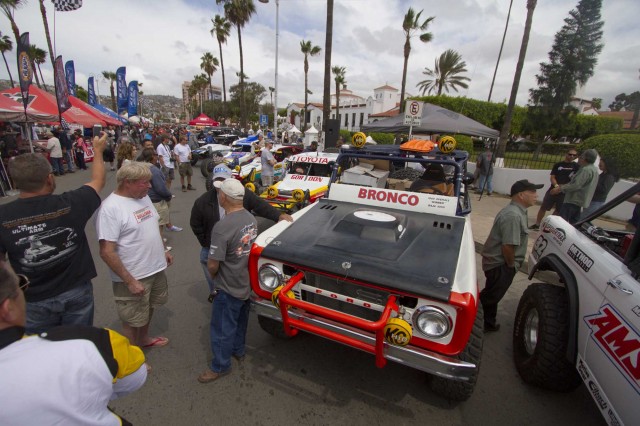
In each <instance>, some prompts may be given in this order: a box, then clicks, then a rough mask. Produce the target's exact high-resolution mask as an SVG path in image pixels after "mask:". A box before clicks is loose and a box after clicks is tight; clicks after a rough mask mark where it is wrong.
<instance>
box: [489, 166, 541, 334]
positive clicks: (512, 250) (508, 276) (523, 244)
mask: <svg viewBox="0 0 640 426" xmlns="http://www.w3.org/2000/svg"><path fill="white" fill-rule="evenodd" d="M543 186H544V185H536V184H534V183H531V182H529V181H528V180H526V179H523V180H519V181H517V182H516V183H514V184H513V186H511V203H509V205H507V206H506V207H504V208H503V209H502V210H500V212H499V213H498V215H497V216H496V218H495V219H494V221H493V226H492V227H491V231H490V232H489V237H487V241H485V243H484V248H483V249H482V253H481V255H482V270H483V271H484V275H485V278H486V283H485V286H484V289H483V290H482V291H481V292H480V303H482V308H483V309H484V331H485V332H491V331H498V330H499V329H500V324H498V323H497V322H496V315H497V312H498V302H500V300H502V298H503V297H504V295H505V294H506V292H507V290H509V287H510V286H511V283H512V282H513V278H514V277H515V275H516V272H517V271H518V269H519V268H520V266H521V265H522V262H524V257H525V255H526V254H527V239H528V228H529V225H528V223H527V209H528V208H529V207H531V206H533V205H534V204H535V203H536V201H537V200H538V193H537V192H536V191H537V190H538V189H541V188H542V187H543Z"/></svg>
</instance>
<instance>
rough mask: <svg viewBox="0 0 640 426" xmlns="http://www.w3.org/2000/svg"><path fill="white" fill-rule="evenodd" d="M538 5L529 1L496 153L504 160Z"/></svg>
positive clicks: (535, 1)
mask: <svg viewBox="0 0 640 426" xmlns="http://www.w3.org/2000/svg"><path fill="white" fill-rule="evenodd" d="M537 4H538V0H527V18H526V20H525V24H524V34H523V35H522V42H521V43H520V54H519V55H518V62H517V63H516V73H515V74H514V76H513V84H512V85H511V95H510V96H509V104H508V105H507V112H506V113H505V115H504V124H503V125H502V130H500V137H499V138H498V149H497V152H496V156H497V157H498V158H504V152H505V150H506V148H507V140H508V138H509V131H510V130H511V120H512V119H513V113H514V109H515V106H516V96H517V95H518V87H519V86H520V77H521V76H522V68H523V67H524V59H525V57H526V56H527V47H528V46H529V34H531V23H532V22H533V12H534V11H535V9H536V5H537Z"/></svg>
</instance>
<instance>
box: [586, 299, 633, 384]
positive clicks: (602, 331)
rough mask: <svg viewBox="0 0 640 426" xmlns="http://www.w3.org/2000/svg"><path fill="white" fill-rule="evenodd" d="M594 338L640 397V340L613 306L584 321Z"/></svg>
mask: <svg viewBox="0 0 640 426" xmlns="http://www.w3.org/2000/svg"><path fill="white" fill-rule="evenodd" d="M584 320H585V322H586V324H587V327H589V328H590V329H591V338H592V339H593V340H594V342H595V343H596V344H597V345H598V347H600V349H602V350H603V351H604V353H605V354H606V355H607V357H608V358H609V359H610V360H611V361H612V362H613V364H614V365H615V366H616V368H618V370H620V372H621V373H622V375H623V376H624V377H625V378H626V379H627V381H628V382H629V383H630V384H631V386H633V388H634V389H635V390H636V392H638V393H640V337H639V336H638V332H637V331H636V330H634V329H633V328H632V327H631V326H630V325H629V324H627V323H626V322H625V321H624V320H623V318H622V316H621V315H620V314H618V312H616V310H615V309H614V308H613V307H612V306H611V305H604V306H602V308H600V312H598V313H597V314H595V315H589V316H586V317H584Z"/></svg>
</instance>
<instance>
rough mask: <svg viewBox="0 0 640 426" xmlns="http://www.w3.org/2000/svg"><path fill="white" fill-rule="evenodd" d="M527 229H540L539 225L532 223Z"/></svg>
mask: <svg viewBox="0 0 640 426" xmlns="http://www.w3.org/2000/svg"><path fill="white" fill-rule="evenodd" d="M529 229H531V230H532V231H537V230H538V229H540V225H537V224H535V223H534V224H533V225H531V226H530V227H529Z"/></svg>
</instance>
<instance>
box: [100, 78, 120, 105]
mask: <svg viewBox="0 0 640 426" xmlns="http://www.w3.org/2000/svg"><path fill="white" fill-rule="evenodd" d="M102 77H104V79H105V80H109V81H110V82H111V109H112V110H114V111H118V108H117V106H116V91H115V88H114V87H113V85H114V83H115V82H116V81H117V80H118V76H116V73H115V72H111V71H102Z"/></svg>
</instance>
